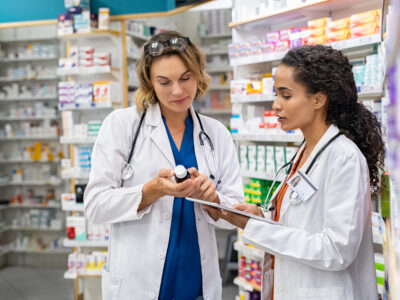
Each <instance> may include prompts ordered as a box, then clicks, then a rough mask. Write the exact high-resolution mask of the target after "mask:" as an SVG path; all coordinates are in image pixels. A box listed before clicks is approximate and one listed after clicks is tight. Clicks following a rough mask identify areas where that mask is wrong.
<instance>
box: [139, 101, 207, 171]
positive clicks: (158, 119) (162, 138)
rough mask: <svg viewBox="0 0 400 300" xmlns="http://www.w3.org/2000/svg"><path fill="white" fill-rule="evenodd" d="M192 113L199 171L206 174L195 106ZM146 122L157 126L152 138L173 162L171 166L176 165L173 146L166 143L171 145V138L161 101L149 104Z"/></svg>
mask: <svg viewBox="0 0 400 300" xmlns="http://www.w3.org/2000/svg"><path fill="white" fill-rule="evenodd" d="M189 110H190V113H191V115H192V120H193V125H194V126H193V127H194V129H193V138H194V139H193V140H194V146H195V153H196V158H197V160H198V161H197V164H198V167H199V172H201V173H203V174H204V171H205V169H204V168H203V166H204V165H205V163H204V162H203V161H202V160H200V161H199V158H200V157H201V158H202V159H204V158H203V155H200V153H201V146H200V143H199V138H198V137H199V133H200V130H201V129H200V124H199V120H198V119H197V117H196V113H195V111H194V109H193V106H190V109H189ZM144 124H146V125H148V126H152V127H155V128H154V129H153V130H152V132H151V135H150V137H151V139H152V141H153V142H154V144H155V145H156V146H157V147H158V148H159V150H160V151H161V153H163V155H164V156H165V157H166V158H167V159H168V161H169V163H170V164H171V167H175V159H174V155H173V153H172V147H166V145H170V142H169V139H168V134H167V130H166V128H165V126H164V122H163V121H162V116H161V109H160V105H159V103H157V102H156V103H153V104H151V105H150V106H149V108H148V109H147V112H146V116H145V119H144ZM202 171H203V172H202Z"/></svg>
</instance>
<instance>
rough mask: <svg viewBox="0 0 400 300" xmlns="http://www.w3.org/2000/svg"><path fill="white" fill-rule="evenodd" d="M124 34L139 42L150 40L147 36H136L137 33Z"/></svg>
mask: <svg viewBox="0 0 400 300" xmlns="http://www.w3.org/2000/svg"><path fill="white" fill-rule="evenodd" d="M125 34H126V35H127V36H130V37H133V38H135V39H137V40H139V41H141V42H145V41H147V39H149V38H150V37H147V36H144V35H140V34H137V33H133V32H129V31H126V33H125Z"/></svg>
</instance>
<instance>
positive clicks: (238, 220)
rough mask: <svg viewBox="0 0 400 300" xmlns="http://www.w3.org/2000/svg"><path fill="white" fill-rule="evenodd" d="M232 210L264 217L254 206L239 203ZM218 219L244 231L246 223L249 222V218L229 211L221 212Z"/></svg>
mask: <svg viewBox="0 0 400 300" xmlns="http://www.w3.org/2000/svg"><path fill="white" fill-rule="evenodd" d="M233 208H234V209H237V210H241V211H244V212H247V213H250V214H253V215H256V216H259V217H264V214H263V213H262V211H261V209H260V208H259V207H258V206H257V205H254V204H250V203H240V204H235V205H234V206H233ZM220 217H221V218H222V219H224V220H226V221H228V222H229V223H231V224H233V225H235V226H236V227H239V228H241V229H244V228H245V227H246V225H247V222H248V221H249V219H250V218H249V217H246V216H243V215H239V214H235V213H233V212H230V211H223V212H221V215H220Z"/></svg>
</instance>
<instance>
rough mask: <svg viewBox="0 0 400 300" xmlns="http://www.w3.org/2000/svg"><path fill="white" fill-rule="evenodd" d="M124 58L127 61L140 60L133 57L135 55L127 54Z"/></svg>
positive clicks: (135, 56) (137, 57)
mask: <svg viewBox="0 0 400 300" xmlns="http://www.w3.org/2000/svg"><path fill="white" fill-rule="evenodd" d="M126 58H127V59H128V60H139V59H140V56H138V55H135V54H127V55H126Z"/></svg>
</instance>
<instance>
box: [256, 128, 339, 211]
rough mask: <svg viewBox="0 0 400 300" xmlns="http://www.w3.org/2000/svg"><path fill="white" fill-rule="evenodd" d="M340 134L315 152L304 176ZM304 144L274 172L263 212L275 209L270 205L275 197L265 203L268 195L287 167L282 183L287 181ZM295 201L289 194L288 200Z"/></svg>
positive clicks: (295, 194)
mask: <svg viewBox="0 0 400 300" xmlns="http://www.w3.org/2000/svg"><path fill="white" fill-rule="evenodd" d="M341 134H342V132H339V133H338V134H336V135H335V136H334V137H332V138H331V139H330V140H329V141H328V142H327V143H326V144H325V145H324V146H323V147H322V148H321V149H320V150H319V151H318V152H317V154H316V155H315V156H314V158H313V159H312V161H311V163H310V165H309V166H308V168H307V170H306V175H308V173H309V172H310V170H311V169H312V167H313V166H314V164H315V162H316V161H317V159H318V157H319V156H320V155H321V153H322V152H323V151H324V150H325V149H326V148H327V147H328V146H329V145H330V144H331V143H332V142H333V141H334V140H336V139H337V138H338V137H339V136H340V135H341ZM304 142H305V141H304V140H303V142H302V143H301V145H300V147H299V149H298V150H297V151H296V153H295V154H294V155H293V157H292V158H291V160H290V161H289V162H288V163H286V164H284V165H283V166H282V167H281V168H280V169H279V170H278V171H277V172H276V174H275V178H274V181H273V182H272V185H271V186H270V188H269V190H268V193H267V197H266V198H265V203H264V206H263V209H264V211H273V210H274V209H275V206H274V205H272V203H273V202H274V200H275V197H274V198H273V199H271V201H267V200H268V199H269V196H270V194H271V191H272V189H273V187H274V185H275V183H276V182H277V181H278V179H279V174H280V173H281V172H282V171H283V170H285V169H286V168H287V167H289V168H288V169H287V170H286V176H285V180H284V181H283V182H286V180H287V178H288V176H289V174H290V172H291V171H292V168H293V164H294V160H295V158H296V156H297V154H298V153H299V151H300V149H301V146H303V144H304ZM296 199H298V195H297V193H296V192H295V191H293V192H291V193H290V200H291V201H292V202H296Z"/></svg>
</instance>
